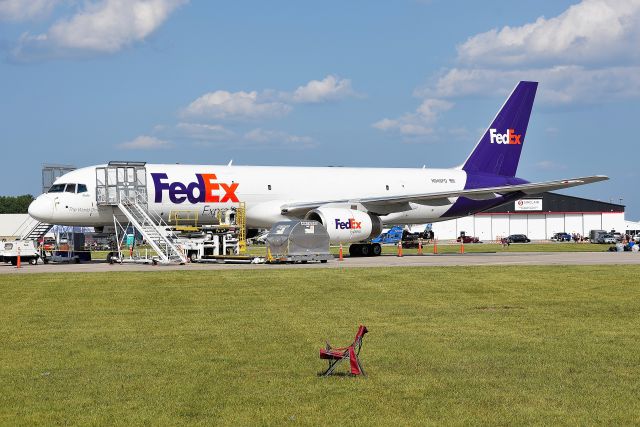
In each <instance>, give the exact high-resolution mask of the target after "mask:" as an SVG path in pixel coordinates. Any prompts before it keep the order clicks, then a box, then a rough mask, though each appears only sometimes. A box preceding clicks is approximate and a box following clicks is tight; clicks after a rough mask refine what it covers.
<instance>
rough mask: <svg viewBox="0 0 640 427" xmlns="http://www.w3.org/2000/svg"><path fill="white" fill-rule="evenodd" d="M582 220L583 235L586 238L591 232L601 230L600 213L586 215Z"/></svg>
mask: <svg viewBox="0 0 640 427" xmlns="http://www.w3.org/2000/svg"><path fill="white" fill-rule="evenodd" d="M582 216H583V218H584V235H585V236H588V235H589V233H590V232H591V230H603V228H602V214H601V213H588V214H587V213H586V214H583V215H582Z"/></svg>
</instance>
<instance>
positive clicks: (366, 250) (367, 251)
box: [360, 245, 371, 256]
mask: <svg viewBox="0 0 640 427" xmlns="http://www.w3.org/2000/svg"><path fill="white" fill-rule="evenodd" d="M360 254H361V255H362V256H369V255H371V245H360Z"/></svg>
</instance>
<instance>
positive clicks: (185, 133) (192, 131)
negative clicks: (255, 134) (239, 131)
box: [176, 122, 235, 141]
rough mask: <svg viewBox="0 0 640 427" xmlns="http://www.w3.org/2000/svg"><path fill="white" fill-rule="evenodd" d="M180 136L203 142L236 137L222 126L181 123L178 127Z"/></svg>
mask: <svg viewBox="0 0 640 427" xmlns="http://www.w3.org/2000/svg"><path fill="white" fill-rule="evenodd" d="M176 130H177V132H178V135H179V136H181V137H185V138H189V139H197V140H201V141H213V140H221V139H228V138H231V137H233V136H234V135H235V133H234V132H233V131H231V130H229V129H226V128H225V127H224V126H222V125H210V124H205V123H186V122H181V123H178V124H177V125H176Z"/></svg>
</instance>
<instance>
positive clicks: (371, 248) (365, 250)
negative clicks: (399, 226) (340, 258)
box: [349, 243, 382, 257]
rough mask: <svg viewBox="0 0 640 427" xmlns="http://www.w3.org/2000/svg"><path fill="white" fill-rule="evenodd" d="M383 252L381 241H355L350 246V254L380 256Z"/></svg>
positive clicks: (353, 255)
mask: <svg viewBox="0 0 640 427" xmlns="http://www.w3.org/2000/svg"><path fill="white" fill-rule="evenodd" d="M380 254H382V246H380V243H354V244H352V245H351V246H349V256H352V257H357V256H379V255H380Z"/></svg>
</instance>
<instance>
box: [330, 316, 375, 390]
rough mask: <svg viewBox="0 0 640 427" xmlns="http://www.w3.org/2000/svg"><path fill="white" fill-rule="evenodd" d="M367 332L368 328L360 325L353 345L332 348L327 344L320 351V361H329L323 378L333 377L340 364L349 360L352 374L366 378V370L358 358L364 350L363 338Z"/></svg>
mask: <svg viewBox="0 0 640 427" xmlns="http://www.w3.org/2000/svg"><path fill="white" fill-rule="evenodd" d="M367 332H369V331H368V330H367V327H366V326H364V325H360V327H359V328H358V333H357V334H356V337H355V338H354V340H353V343H352V344H351V345H350V346H348V347H331V345H329V342H327V346H326V348H323V349H320V359H325V360H328V361H329V367H328V368H327V370H326V371H324V372H323V373H322V376H323V377H326V376H329V375H331V374H332V373H333V371H334V369H336V367H337V366H338V364H339V363H340V362H342V361H343V360H347V359H348V360H349V364H350V365H351V373H352V374H353V375H360V374H362V375H365V376H366V375H367V374H365V373H364V369H362V364H361V363H360V359H359V357H358V356H359V355H360V350H361V349H362V338H363V337H364V334H366V333H367Z"/></svg>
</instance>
